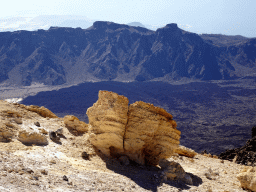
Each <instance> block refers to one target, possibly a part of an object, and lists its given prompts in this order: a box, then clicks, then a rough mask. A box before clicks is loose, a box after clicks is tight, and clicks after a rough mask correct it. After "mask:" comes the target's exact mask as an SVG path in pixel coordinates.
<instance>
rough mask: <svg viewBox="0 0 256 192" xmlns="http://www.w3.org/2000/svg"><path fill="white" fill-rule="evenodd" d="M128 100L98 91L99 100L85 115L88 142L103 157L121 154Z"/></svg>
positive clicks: (111, 93)
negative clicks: (88, 136)
mask: <svg viewBox="0 0 256 192" xmlns="http://www.w3.org/2000/svg"><path fill="white" fill-rule="evenodd" d="M128 103H129V100H128V99H127V98H126V97H124V96H121V95H118V94H116V93H113V92H108V91H99V98H98V101H97V102H96V103H94V104H93V106H92V107H90V108H88V110H87V112H86V114H87V116H88V119H89V124H90V126H89V132H90V141H91V143H92V144H93V145H94V146H95V147H97V148H98V149H99V150H100V151H101V152H103V153H104V154H105V155H108V156H110V155H115V154H117V153H123V152H124V149H123V138H124V134H125V126H126V124H127V119H128V118H127V113H128Z"/></svg>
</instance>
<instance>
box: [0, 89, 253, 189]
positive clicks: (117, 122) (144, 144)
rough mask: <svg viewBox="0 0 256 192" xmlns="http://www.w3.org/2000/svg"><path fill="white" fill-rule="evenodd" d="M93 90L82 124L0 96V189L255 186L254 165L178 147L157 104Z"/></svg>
mask: <svg viewBox="0 0 256 192" xmlns="http://www.w3.org/2000/svg"><path fill="white" fill-rule="evenodd" d="M128 103H129V102H128V99H127V98H126V97H124V96H120V95H118V94H116V93H113V92H107V91H101V92H99V99H98V101H97V102H96V103H95V104H94V105H93V106H92V107H91V108H89V109H88V111H87V114H88V117H89V124H86V123H84V122H82V121H80V120H79V119H78V118H76V117H75V116H72V115H69V116H66V117H64V118H59V117H57V116H56V115H55V114H54V113H52V112H51V111H50V110H48V109H46V108H44V107H38V106H25V105H22V104H10V103H8V102H6V101H2V100H0V191H3V192H5V191H244V189H250V190H252V191H256V187H255V186H256V179H255V178H256V175H255V171H256V170H255V168H254V167H252V166H246V165H238V164H236V163H234V162H230V161H227V160H221V159H218V158H217V157H216V156H213V157H212V156H209V155H201V154H197V153H195V152H194V151H193V150H192V149H189V148H186V147H184V146H179V138H180V134H182V133H180V131H178V130H177V129H176V123H175V121H174V120H173V119H172V116H171V115H170V114H168V113H167V112H166V111H165V110H163V109H161V108H158V107H155V106H153V105H151V104H147V103H144V102H140V101H139V102H135V103H134V104H131V105H128Z"/></svg>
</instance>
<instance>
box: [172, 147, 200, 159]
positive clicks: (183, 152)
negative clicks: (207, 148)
mask: <svg viewBox="0 0 256 192" xmlns="http://www.w3.org/2000/svg"><path fill="white" fill-rule="evenodd" d="M175 153H178V154H179V155H182V156H186V157H191V158H193V157H195V155H196V154H197V153H196V152H195V151H194V150H192V149H189V148H187V147H184V146H182V145H179V147H178V148H177V149H176V150H175Z"/></svg>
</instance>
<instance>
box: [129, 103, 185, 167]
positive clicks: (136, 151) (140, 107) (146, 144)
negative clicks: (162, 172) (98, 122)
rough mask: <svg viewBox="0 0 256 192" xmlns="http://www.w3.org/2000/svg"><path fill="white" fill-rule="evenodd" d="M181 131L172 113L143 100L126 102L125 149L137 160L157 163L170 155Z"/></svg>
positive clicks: (177, 142) (177, 143)
mask: <svg viewBox="0 0 256 192" xmlns="http://www.w3.org/2000/svg"><path fill="white" fill-rule="evenodd" d="M179 139H180V131H179V130H177V129H176V122H175V121H174V120H172V115H171V114H169V113H167V112H166V111H165V110H164V109H162V108H159V107H155V106H154V105H152V104H148V103H144V102H142V101H138V102H135V103H133V104H131V105H130V106H129V112H128V123H127V126H126V131H125V137H124V149H125V151H126V153H127V155H128V156H129V157H130V159H131V160H134V161H136V162H137V163H139V164H145V163H149V164H153V165H156V164H158V162H159V160H160V159H165V158H168V157H170V156H171V155H172V154H173V153H174V150H175V149H176V148H177V147H178V145H179Z"/></svg>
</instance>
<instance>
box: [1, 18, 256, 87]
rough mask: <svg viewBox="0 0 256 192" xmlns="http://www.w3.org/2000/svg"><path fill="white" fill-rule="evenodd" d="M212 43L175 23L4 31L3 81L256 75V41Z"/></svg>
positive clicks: (96, 24) (99, 23)
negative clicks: (150, 27) (153, 26)
mask: <svg viewBox="0 0 256 192" xmlns="http://www.w3.org/2000/svg"><path fill="white" fill-rule="evenodd" d="M221 38H222V39H223V38H224V39H225V38H226V37H223V36H221ZM211 39H213V38H209V37H206V36H204V35H203V36H201V37H200V36H199V35H197V34H194V33H189V32H186V31H183V30H181V29H179V28H178V27H177V25H176V24H168V25H166V26H165V27H163V28H159V29H158V30H157V31H151V30H148V29H145V28H142V27H133V26H128V25H120V24H116V23H111V22H101V21H97V22H94V24H93V26H92V27H90V28H88V29H81V28H76V29H73V28H59V27H51V28H50V29H49V30H38V31H16V32H2V33H0V69H1V70H0V82H1V83H7V84H8V83H9V84H17V85H30V84H31V83H33V82H39V83H44V84H47V85H59V84H64V83H68V84H70V83H80V82H84V81H89V80H96V81H101V80H116V81H133V80H137V81H145V80H152V79H157V80H167V81H169V80H172V79H180V78H184V77H185V78H189V79H191V78H192V79H203V80H213V79H232V78H237V77H241V76H245V74H247V75H248V74H249V75H251V74H253V73H254V71H256V70H255V68H256V66H255V58H256V55H255V54H254V53H255V51H256V40H255V39H247V38H238V39H239V40H236V41H235V43H232V41H230V40H229V44H221V45H220V44H218V43H216V42H220V41H222V39H221V40H220V37H219V36H216V37H214V39H215V41H213V40H211ZM216 39H219V40H218V41H217V40H216ZM226 39H230V38H229V37H227V38H226ZM240 39H241V40H240ZM230 42H231V43H230Z"/></svg>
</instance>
